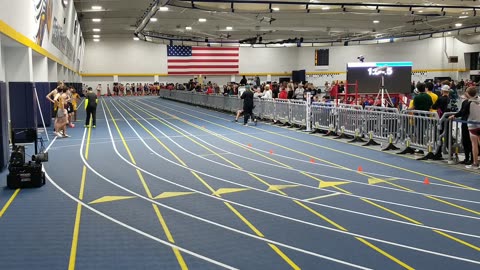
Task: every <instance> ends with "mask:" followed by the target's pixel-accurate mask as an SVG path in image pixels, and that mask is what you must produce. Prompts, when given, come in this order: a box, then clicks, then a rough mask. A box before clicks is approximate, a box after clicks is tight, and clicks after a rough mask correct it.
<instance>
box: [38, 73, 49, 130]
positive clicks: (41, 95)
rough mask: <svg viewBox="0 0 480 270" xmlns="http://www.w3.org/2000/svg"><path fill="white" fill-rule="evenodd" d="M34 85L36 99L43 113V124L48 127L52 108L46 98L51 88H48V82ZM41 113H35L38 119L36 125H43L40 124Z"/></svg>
mask: <svg viewBox="0 0 480 270" xmlns="http://www.w3.org/2000/svg"><path fill="white" fill-rule="evenodd" d="M35 87H36V88H37V94H38V101H39V103H40V106H41V108H42V114H43V120H44V121H45V126H47V127H49V126H50V125H51V124H52V117H51V116H52V110H53V106H52V105H53V104H52V103H51V102H50V101H49V100H48V99H47V98H46V96H47V95H48V93H50V91H51V90H52V89H53V88H50V83H38V82H37V83H35ZM42 114H40V113H38V114H37V121H38V126H39V127H43V124H42Z"/></svg>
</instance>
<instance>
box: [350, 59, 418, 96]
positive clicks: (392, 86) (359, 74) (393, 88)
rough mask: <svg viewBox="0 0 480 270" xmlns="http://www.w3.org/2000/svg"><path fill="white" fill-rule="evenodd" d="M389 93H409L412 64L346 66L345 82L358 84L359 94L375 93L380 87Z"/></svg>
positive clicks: (380, 63) (356, 64)
mask: <svg viewBox="0 0 480 270" xmlns="http://www.w3.org/2000/svg"><path fill="white" fill-rule="evenodd" d="M382 77H383V79H384V89H386V90H388V92H390V93H410V91H411V82H412V81H411V80H412V62H365V63H362V62H360V63H348V64H347V81H348V83H349V84H353V83H355V81H357V82H358V92H359V93H376V92H378V90H380V89H381V87H382Z"/></svg>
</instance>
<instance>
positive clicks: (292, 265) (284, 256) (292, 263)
mask: <svg viewBox="0 0 480 270" xmlns="http://www.w3.org/2000/svg"><path fill="white" fill-rule="evenodd" d="M268 245H269V246H270V247H271V248H272V249H273V250H274V251H275V252H276V253H277V254H278V255H280V257H282V259H283V260H285V261H286V262H287V263H288V264H289V265H290V267H292V268H293V269H295V270H300V269H301V268H300V267H299V266H298V265H296V264H295V263H294V262H293V261H292V260H291V259H290V258H289V257H288V256H287V255H285V253H283V251H281V250H280V249H279V248H278V247H277V246H275V245H274V244H270V243H269V244H268Z"/></svg>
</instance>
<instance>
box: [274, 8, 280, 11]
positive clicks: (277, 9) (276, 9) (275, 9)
mask: <svg viewBox="0 0 480 270" xmlns="http://www.w3.org/2000/svg"><path fill="white" fill-rule="evenodd" d="M272 10H273V11H279V10H280V8H279V7H273V8H272Z"/></svg>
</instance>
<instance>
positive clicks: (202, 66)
mask: <svg viewBox="0 0 480 270" xmlns="http://www.w3.org/2000/svg"><path fill="white" fill-rule="evenodd" d="M168 68H169V69H175V68H177V69H179V68H185V69H194V68H198V69H202V68H238V65H236V66H234V65H184V66H172V65H168Z"/></svg>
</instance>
